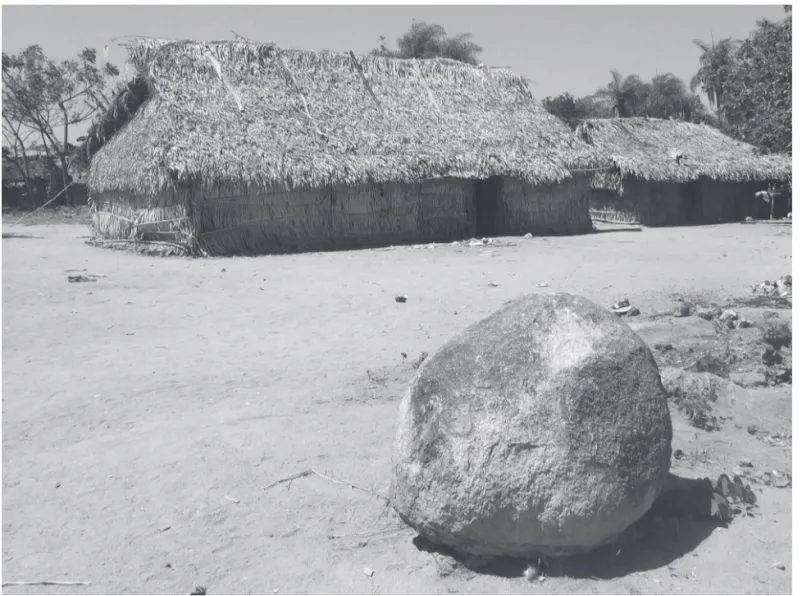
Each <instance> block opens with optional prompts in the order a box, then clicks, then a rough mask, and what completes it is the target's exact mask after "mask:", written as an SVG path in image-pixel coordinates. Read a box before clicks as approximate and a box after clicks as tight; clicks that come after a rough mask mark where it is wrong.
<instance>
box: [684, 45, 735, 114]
mask: <svg viewBox="0 0 802 596" xmlns="http://www.w3.org/2000/svg"><path fill="white" fill-rule="evenodd" d="M693 43H694V44H695V45H696V46H697V47H698V48H699V49H700V50H701V51H702V54H701V56H699V64H700V68H699V71H698V72H697V73H696V74H695V75H693V78H692V79H691V91H694V92H695V91H696V90H697V89H698V88H699V87H701V88H702V91H704V92H705V94H706V95H707V99H708V101H710V104H711V105H712V106H713V107H714V108H715V109H716V111H718V109H719V108H720V107H721V105H722V103H723V102H724V83H725V81H726V79H727V71H728V70H729V68H730V67H731V66H732V60H733V54H734V53H735V50H736V49H737V48H738V41H736V40H734V39H732V38H730V37H727V38H726V39H722V40H721V41H719V42H718V43H716V42H715V41H713V38H712V36H711V38H710V43H709V44H707V43H705V42H703V41H702V40H700V39H695V40H694V41H693Z"/></svg>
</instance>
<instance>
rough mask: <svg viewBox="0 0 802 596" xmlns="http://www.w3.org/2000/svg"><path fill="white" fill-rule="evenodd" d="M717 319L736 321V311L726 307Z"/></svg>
mask: <svg viewBox="0 0 802 596" xmlns="http://www.w3.org/2000/svg"><path fill="white" fill-rule="evenodd" d="M718 320H719V321H723V322H725V323H726V322H727V321H737V320H738V313H737V312H735V311H734V310H732V309H727V310H725V311H722V313H721V315H719V317H718Z"/></svg>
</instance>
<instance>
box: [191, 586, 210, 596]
mask: <svg viewBox="0 0 802 596" xmlns="http://www.w3.org/2000/svg"><path fill="white" fill-rule="evenodd" d="M205 594H206V588H205V587H204V586H195V589H194V590H193V591H192V592H190V593H189V596H205Z"/></svg>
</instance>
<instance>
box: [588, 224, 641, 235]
mask: <svg viewBox="0 0 802 596" xmlns="http://www.w3.org/2000/svg"><path fill="white" fill-rule="evenodd" d="M642 231H643V228H641V227H623V226H622V227H620V228H602V229H598V228H596V229H594V230H593V232H591V233H592V234H617V233H619V232H642Z"/></svg>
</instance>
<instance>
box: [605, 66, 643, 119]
mask: <svg viewBox="0 0 802 596" xmlns="http://www.w3.org/2000/svg"><path fill="white" fill-rule="evenodd" d="M610 76H611V77H612V81H610V82H609V83H608V84H607V88H606V89H600V90H599V91H597V92H596V96H597V97H599V98H600V99H605V100H607V101H608V102H609V105H610V116H614V117H617V118H631V117H633V116H646V115H647V108H648V101H649V94H650V93H651V89H650V86H649V83H644V82H643V81H642V80H641V79H640V77H639V76H638V75H629V76H628V77H626V78H624V76H623V75H622V74H621V73H620V72H619V71H618V70H616V69H613V70H611V71H610Z"/></svg>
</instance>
